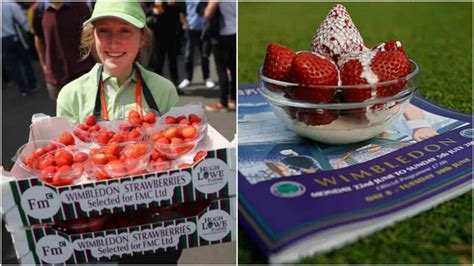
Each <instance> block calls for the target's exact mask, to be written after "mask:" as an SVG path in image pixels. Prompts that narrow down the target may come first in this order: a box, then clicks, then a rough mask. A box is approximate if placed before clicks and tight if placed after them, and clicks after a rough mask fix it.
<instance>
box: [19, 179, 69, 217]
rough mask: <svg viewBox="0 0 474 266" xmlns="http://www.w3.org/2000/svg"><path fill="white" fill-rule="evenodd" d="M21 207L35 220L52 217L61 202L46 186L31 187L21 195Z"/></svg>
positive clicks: (54, 192)
mask: <svg viewBox="0 0 474 266" xmlns="http://www.w3.org/2000/svg"><path fill="white" fill-rule="evenodd" d="M21 207H22V208H23V210H24V211H25V212H26V214H28V215H29V216H31V217H33V218H36V219H48V218H51V217H53V216H54V215H55V214H56V213H57V212H58V211H59V209H60V208H61V200H60V198H59V196H58V194H56V191H54V190H53V189H51V188H49V187H46V186H33V187H30V188H28V189H27V190H25V192H23V194H22V195H21Z"/></svg>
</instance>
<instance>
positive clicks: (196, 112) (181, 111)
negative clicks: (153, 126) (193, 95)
mask: <svg viewBox="0 0 474 266" xmlns="http://www.w3.org/2000/svg"><path fill="white" fill-rule="evenodd" d="M182 119H183V120H186V121H188V122H189V123H188V125H194V126H196V127H198V128H199V130H200V132H201V133H202V134H203V135H207V125H208V121H207V118H206V115H205V112H204V108H203V107H202V104H201V103H200V102H191V103H188V104H186V105H185V106H182V107H174V108H173V109H171V111H169V112H168V113H166V114H164V115H163V116H161V117H160V119H158V123H157V124H158V125H173V124H180V123H179V122H180V121H181V120H182ZM182 123H183V122H182Z"/></svg>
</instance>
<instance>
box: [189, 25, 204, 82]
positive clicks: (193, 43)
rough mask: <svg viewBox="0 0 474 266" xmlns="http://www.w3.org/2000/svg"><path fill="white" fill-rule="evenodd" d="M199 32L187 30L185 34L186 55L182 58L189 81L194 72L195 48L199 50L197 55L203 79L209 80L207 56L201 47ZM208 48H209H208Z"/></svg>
mask: <svg viewBox="0 0 474 266" xmlns="http://www.w3.org/2000/svg"><path fill="white" fill-rule="evenodd" d="M201 33H202V31H201V30H188V31H187V33H186V54H185V58H184V62H185V67H186V78H187V79H188V80H189V81H191V80H193V70H194V50H195V49H196V47H198V49H199V55H200V57H201V70H202V76H203V79H204V80H206V79H208V78H209V54H210V51H208V52H207V53H206V52H205V51H203V50H202V49H203V45H202V41H201ZM209 48H210V47H209Z"/></svg>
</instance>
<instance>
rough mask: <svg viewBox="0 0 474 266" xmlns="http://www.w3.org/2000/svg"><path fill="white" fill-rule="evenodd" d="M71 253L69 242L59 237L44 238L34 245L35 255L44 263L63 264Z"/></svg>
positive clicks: (48, 236)
mask: <svg viewBox="0 0 474 266" xmlns="http://www.w3.org/2000/svg"><path fill="white" fill-rule="evenodd" d="M73 252H74V248H73V246H72V244H71V242H69V241H68V240H67V239H66V238H64V237H62V236H59V235H47V236H44V237H43V238H41V239H40V240H39V241H38V242H37V243H36V254H37V255H38V257H39V258H40V259H41V260H42V261H44V262H46V263H51V264H54V263H64V262H66V261H67V260H69V258H71V255H72V253H73Z"/></svg>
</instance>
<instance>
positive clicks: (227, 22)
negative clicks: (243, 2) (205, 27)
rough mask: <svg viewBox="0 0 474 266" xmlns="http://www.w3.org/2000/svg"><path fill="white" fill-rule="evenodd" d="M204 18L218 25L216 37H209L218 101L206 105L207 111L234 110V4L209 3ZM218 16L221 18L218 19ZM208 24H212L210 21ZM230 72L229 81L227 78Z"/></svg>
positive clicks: (231, 2)
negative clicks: (218, 95) (217, 81)
mask: <svg viewBox="0 0 474 266" xmlns="http://www.w3.org/2000/svg"><path fill="white" fill-rule="evenodd" d="M204 16H205V17H206V18H207V19H208V20H209V21H210V20H212V19H214V20H215V21H217V22H218V23H214V24H218V25H219V26H218V34H216V35H217V36H211V39H212V38H213V39H214V40H211V43H212V48H213V53H214V60H215V62H216V70H217V75H218V77H219V87H220V91H221V95H220V101H219V102H214V103H211V104H209V105H206V107H205V108H206V110H208V111H227V110H229V109H235V104H236V103H235V99H236V97H235V95H236V81H237V80H236V40H237V38H236V33H237V31H236V2H235V1H230V2H223V1H222V2H217V1H216V0H213V1H209V3H208V5H207V7H206V10H205V11H204ZM219 16H221V17H220V18H219ZM210 23H213V22H211V21H210ZM211 31H212V30H211ZM228 72H230V81H229V77H228Z"/></svg>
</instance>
